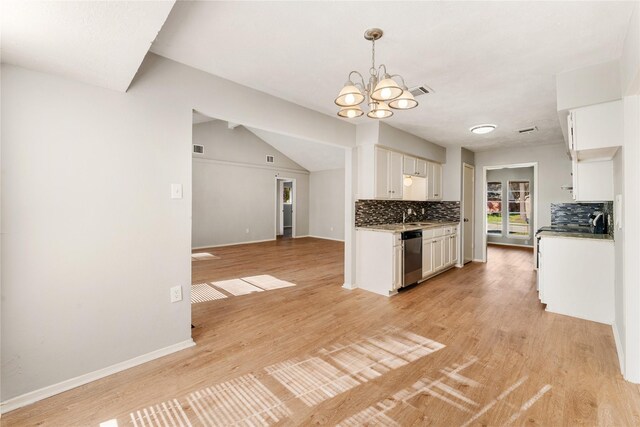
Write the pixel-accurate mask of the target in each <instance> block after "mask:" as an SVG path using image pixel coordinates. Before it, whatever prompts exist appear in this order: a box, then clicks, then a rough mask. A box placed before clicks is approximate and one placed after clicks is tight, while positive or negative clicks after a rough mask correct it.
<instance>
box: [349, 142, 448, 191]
mask: <svg viewBox="0 0 640 427" xmlns="http://www.w3.org/2000/svg"><path fill="white" fill-rule="evenodd" d="M404 175H409V176H412V177H414V178H413V180H412V181H411V183H412V184H411V185H410V186H409V187H405V186H404V185H403V179H404ZM405 188H408V189H410V190H411V191H410V192H409V193H410V194H409V193H407V194H404V193H405ZM357 197H358V198H359V199H397V200H402V199H405V200H416V201H424V200H442V165H440V164H438V163H432V162H428V161H427V160H425V159H420V158H417V157H414V156H409V155H405V154H402V153H400V152H397V151H394V150H390V149H388V148H384V147H381V146H378V145H363V146H359V147H358V194H357Z"/></svg>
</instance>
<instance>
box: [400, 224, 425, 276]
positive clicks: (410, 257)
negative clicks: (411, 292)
mask: <svg viewBox="0 0 640 427" xmlns="http://www.w3.org/2000/svg"><path fill="white" fill-rule="evenodd" d="M401 239H402V243H403V245H402V246H403V247H404V249H403V255H404V263H403V264H404V280H403V282H402V287H405V286H409V285H412V284H414V283H417V282H418V280H420V279H422V230H413V231H405V232H403V233H402V235H401Z"/></svg>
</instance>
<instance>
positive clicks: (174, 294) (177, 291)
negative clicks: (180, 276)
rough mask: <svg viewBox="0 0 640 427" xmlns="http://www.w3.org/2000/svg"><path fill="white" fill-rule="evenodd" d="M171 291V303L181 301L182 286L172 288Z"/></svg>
mask: <svg viewBox="0 0 640 427" xmlns="http://www.w3.org/2000/svg"><path fill="white" fill-rule="evenodd" d="M170 290H171V302H178V301H182V286H174V287H173V288H171V289H170Z"/></svg>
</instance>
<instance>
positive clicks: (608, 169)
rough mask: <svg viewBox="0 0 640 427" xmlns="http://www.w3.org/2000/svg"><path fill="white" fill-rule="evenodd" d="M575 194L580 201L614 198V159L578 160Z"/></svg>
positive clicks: (599, 200) (575, 173)
mask: <svg viewBox="0 0 640 427" xmlns="http://www.w3.org/2000/svg"><path fill="white" fill-rule="evenodd" d="M574 177H575V181H574V187H573V194H574V195H575V200H576V201H578V202H601V201H603V200H613V160H605V161H597V162H577V163H576V166H575V168H574Z"/></svg>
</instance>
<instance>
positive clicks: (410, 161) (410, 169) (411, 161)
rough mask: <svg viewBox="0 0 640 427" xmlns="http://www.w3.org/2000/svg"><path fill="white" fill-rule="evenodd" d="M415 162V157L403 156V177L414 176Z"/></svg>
mask: <svg viewBox="0 0 640 427" xmlns="http://www.w3.org/2000/svg"><path fill="white" fill-rule="evenodd" d="M417 160H418V159H416V158H415V157H411V156H404V159H403V160H402V173H403V174H405V175H415V173H416V161H417Z"/></svg>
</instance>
